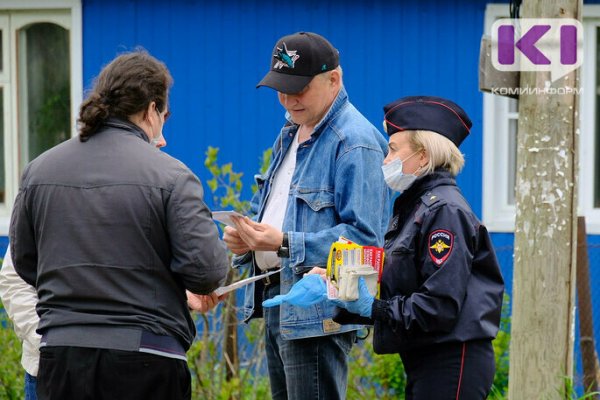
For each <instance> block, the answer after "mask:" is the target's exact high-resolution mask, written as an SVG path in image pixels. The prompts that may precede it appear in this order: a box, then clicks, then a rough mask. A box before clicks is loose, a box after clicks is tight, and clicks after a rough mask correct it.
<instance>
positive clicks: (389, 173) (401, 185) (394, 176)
mask: <svg viewBox="0 0 600 400" xmlns="http://www.w3.org/2000/svg"><path fill="white" fill-rule="evenodd" d="M415 154H417V152H414V153H412V154H411V155H410V156H408V157H406V160H404V161H408V159H409V158H411V157H412V156H414V155H415ZM419 169H420V168H419ZM381 170H382V171H383V179H385V183H386V184H387V185H388V186H389V187H390V189H392V190H394V191H396V192H400V193H402V192H404V191H405V190H406V189H408V188H409V187H410V186H411V185H412V184H413V183H414V181H415V180H416V179H417V175H415V174H405V173H404V172H402V160H401V159H399V158H396V159H395V160H394V161H392V162H391V163H388V164H384V165H382V166H381ZM417 171H418V170H417ZM415 172H416V171H415Z"/></svg>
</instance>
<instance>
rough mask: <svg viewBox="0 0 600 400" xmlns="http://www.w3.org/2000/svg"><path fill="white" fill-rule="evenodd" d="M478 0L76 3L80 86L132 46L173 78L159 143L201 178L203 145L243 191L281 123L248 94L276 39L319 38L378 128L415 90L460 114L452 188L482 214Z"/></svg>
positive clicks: (260, 96) (266, 100) (270, 98)
mask: <svg viewBox="0 0 600 400" xmlns="http://www.w3.org/2000/svg"><path fill="white" fill-rule="evenodd" d="M485 3H486V2H485V1H484V0H479V1H469V2H464V1H459V0H454V1H444V0H429V1H419V2H392V1H384V0H377V1H372V2H366V1H343V0H331V1H316V0H311V1H306V2H293V3H292V2H289V3H288V2H281V1H258V0H255V1H240V0H236V1H228V2H213V1H202V0H185V1H184V0H181V1H176V0H172V1H164V0H163V1H156V0H149V1H141V0H138V1H133V0H128V1H123V0H119V1H113V0H102V1H100V0H84V1H83V16H84V28H83V47H84V85H86V87H89V85H90V84H91V81H92V78H93V77H94V76H95V75H96V74H97V73H98V71H99V70H100V68H101V66H102V65H104V64H105V63H107V62H108V61H110V60H111V59H112V58H113V57H114V56H115V55H116V54H117V53H119V52H122V51H124V50H130V49H133V48H135V47H136V46H143V47H144V48H146V49H148V50H149V51H150V52H151V53H152V54H153V55H155V56H156V57H158V58H159V59H161V60H163V61H165V63H166V64H167V66H168V67H169V68H170V70H171V73H172V74H173V77H174V79H175V85H174V87H173V90H172V93H171V100H170V101H171V109H172V112H173V118H172V119H170V120H169V123H168V124H167V126H166V127H165V135H166V138H167V141H168V146H167V148H166V149H165V150H166V151H167V152H169V153H170V154H172V155H173V156H175V157H177V158H179V159H181V160H182V161H183V162H185V163H186V164H187V165H189V166H190V167H191V168H192V169H193V170H194V172H196V173H197V174H198V175H199V176H200V177H201V179H203V180H206V179H207V177H208V174H207V171H206V170H205V168H204V166H203V159H204V151H205V150H206V149H207V147H208V146H215V147H219V148H220V149H221V150H220V160H222V161H232V162H233V163H234V169H236V170H238V171H243V172H244V173H245V177H244V185H245V189H244V194H245V196H246V197H248V196H249V194H250V191H249V187H250V185H251V183H252V175H253V174H254V173H255V172H256V170H257V168H258V160H259V157H260V155H261V153H262V151H263V150H264V149H266V148H268V147H270V146H271V144H272V142H273V139H274V138H275V135H276V134H277V132H278V131H279V128H280V127H281V125H282V123H283V111H282V108H281V106H280V105H279V103H278V101H277V97H276V94H275V92H273V91H272V90H270V89H266V88H263V89H259V90H257V89H255V85H256V83H257V82H258V81H259V80H260V79H261V77H262V76H263V74H264V73H266V71H267V70H268V67H269V63H270V57H271V49H272V46H273V44H274V43H275V41H276V40H277V39H278V38H279V37H280V36H283V35H285V34H288V33H292V32H296V31H300V30H306V31H314V32H318V33H321V34H322V35H324V36H325V37H327V38H328V39H330V40H331V42H332V43H333V44H334V45H335V46H336V47H337V48H338V49H339V50H340V54H341V62H342V66H343V67H344V78H345V84H346V86H347V89H348V92H349V94H350V98H351V101H352V102H353V103H354V104H355V105H356V106H357V107H358V108H359V109H360V110H361V111H362V112H363V113H364V114H365V115H366V116H367V118H369V119H370V120H371V121H372V122H373V124H375V126H377V127H378V128H380V127H381V120H382V117H383V115H382V106H383V105H384V104H385V103H387V102H389V101H392V100H395V99H396V98H398V97H401V96H405V95H414V94H430V95H440V96H446V97H449V98H452V99H454V100H456V101H457V102H458V103H459V104H461V105H462V106H463V107H464V108H465V110H466V111H467V112H468V113H469V115H470V116H471V118H472V119H473V122H474V128H473V131H472V134H471V137H469V138H468V139H467V140H466V141H465V143H464V145H463V148H462V150H463V152H465V153H466V155H467V160H468V163H467V167H466V169H465V170H464V172H463V173H462V175H461V176H460V177H459V183H460V185H461V187H462V188H463V190H464V193H465V195H466V197H467V198H468V200H469V201H470V202H471V204H472V206H473V208H474V210H475V212H476V213H477V214H480V211H481V179H482V177H481V149H482V138H481V134H482V131H481V126H482V121H481V115H482V105H481V103H482V97H481V94H480V93H479V92H478V86H477V63H478V53H479V40H480V37H481V34H482V30H483V15H484V10H485Z"/></svg>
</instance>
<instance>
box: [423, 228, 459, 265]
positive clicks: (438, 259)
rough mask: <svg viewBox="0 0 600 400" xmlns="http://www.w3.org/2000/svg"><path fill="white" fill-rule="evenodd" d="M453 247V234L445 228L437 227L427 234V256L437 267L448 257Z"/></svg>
mask: <svg viewBox="0 0 600 400" xmlns="http://www.w3.org/2000/svg"><path fill="white" fill-rule="evenodd" d="M453 247H454V235H453V234H452V233H450V232H448V231H446V230H443V229H438V230H435V231H433V232H431V233H430V234H429V256H430V257H431V260H432V261H433V262H434V263H435V265H437V266H438V267H439V266H441V265H442V264H443V263H444V261H446V260H447V259H448V257H450V253H451V252H452V248H453Z"/></svg>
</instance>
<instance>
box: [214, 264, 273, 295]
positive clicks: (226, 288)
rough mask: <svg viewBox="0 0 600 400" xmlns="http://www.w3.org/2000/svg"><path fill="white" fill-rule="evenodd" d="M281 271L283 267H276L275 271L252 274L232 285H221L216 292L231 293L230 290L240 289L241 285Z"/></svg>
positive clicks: (220, 293) (217, 293)
mask: <svg viewBox="0 0 600 400" xmlns="http://www.w3.org/2000/svg"><path fill="white" fill-rule="evenodd" d="M279 271H281V268H279V269H276V270H275V271H271V272H267V273H264V274H260V275H255V276H252V277H250V278H246V279H242V280H241V281H237V282H233V283H232V284H231V285H228V286H221V287H220V288H217V289H215V294H216V295H217V296H221V295H222V294H225V293H229V292H231V291H233V290H235V289H239V288H241V287H244V286H246V285H247V284H249V283H252V282H255V281H258V280H259V279H263V278H264V277H266V276H269V275H273V274H278V273H279Z"/></svg>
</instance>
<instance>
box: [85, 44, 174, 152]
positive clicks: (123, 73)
mask: <svg viewBox="0 0 600 400" xmlns="http://www.w3.org/2000/svg"><path fill="white" fill-rule="evenodd" d="M172 84H173V78H172V77H171V74H170V73H169V70H168V69H167V67H166V66H165V64H164V63H162V62H161V61H159V60H157V59H156V58H154V57H152V56H151V55H150V54H149V53H148V52H147V51H145V50H143V49H136V50H135V51H132V52H130V53H125V54H121V55H120V56H118V57H117V58H115V59H114V60H113V61H111V62H110V64H108V65H107V66H105V67H104V68H103V69H102V71H101V72H100V75H98V77H97V78H96V80H95V82H94V87H93V89H92V91H91V92H90V94H89V96H88V98H87V99H86V100H85V101H84V102H83V103H81V108H80V110H79V119H78V120H77V122H78V124H79V140H81V141H82V142H85V141H87V140H88V139H89V138H90V137H91V136H92V135H94V134H95V133H96V132H97V131H98V129H99V128H100V127H101V126H102V124H103V123H104V122H105V121H106V120H107V119H108V118H109V117H120V118H122V119H127V118H128V117H129V116H130V115H133V114H136V113H138V112H140V111H142V110H145V109H147V108H148V105H149V104H150V103H151V102H153V101H154V102H155V103H156V107H157V108H158V111H160V112H162V111H164V108H165V106H166V105H167V96H168V91H169V88H170V87H171V85H172Z"/></svg>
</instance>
